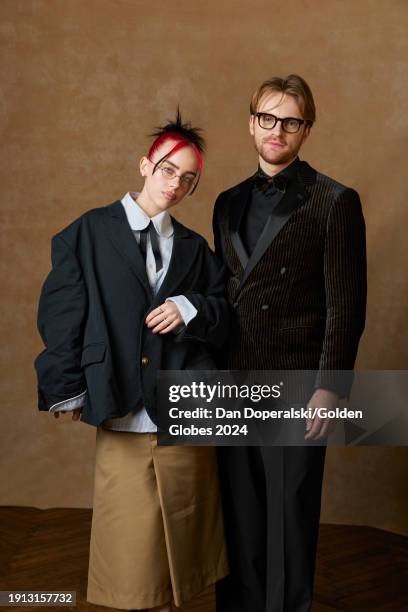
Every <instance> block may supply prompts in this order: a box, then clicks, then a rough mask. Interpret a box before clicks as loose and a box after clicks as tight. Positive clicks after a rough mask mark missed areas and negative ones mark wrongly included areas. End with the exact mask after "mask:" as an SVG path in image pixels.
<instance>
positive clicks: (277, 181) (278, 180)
mask: <svg viewBox="0 0 408 612" xmlns="http://www.w3.org/2000/svg"><path fill="white" fill-rule="evenodd" d="M254 178H255V185H256V188H257V189H258V191H260V192H261V193H264V194H266V192H267V191H268V190H269V188H270V187H275V189H276V190H277V191H281V192H282V193H285V191H286V187H287V184H288V182H289V178H288V177H287V176H285V175H284V174H278V175H277V176H267V175H266V174H264V173H263V172H262V170H258V172H257V173H256V174H255V177H254ZM272 193H274V191H271V192H270V194H272ZM270 194H269V193H268V194H267V195H270Z"/></svg>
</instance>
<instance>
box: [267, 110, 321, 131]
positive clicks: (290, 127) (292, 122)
mask: <svg viewBox="0 0 408 612" xmlns="http://www.w3.org/2000/svg"><path fill="white" fill-rule="evenodd" d="M255 117H257V119H258V124H259V127H261V128H262V129H264V130H272V128H274V127H275V125H276V124H277V123H278V121H280V122H281V125H282V130H283V131H284V132H287V133H288V134H296V132H298V131H299V130H300V128H301V127H302V125H303V124H304V123H305V124H306V125H312V123H313V122H312V121H310V120H309V119H297V118H295V117H283V118H282V119H280V118H279V117H275V115H271V114H270V113H255Z"/></svg>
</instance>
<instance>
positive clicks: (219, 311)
mask: <svg viewBox="0 0 408 612" xmlns="http://www.w3.org/2000/svg"><path fill="white" fill-rule="evenodd" d="M200 259H201V262H200V267H199V269H198V270H197V278H199V279H200V283H199V284H200V291H199V292H196V291H185V292H184V295H185V297H186V298H187V299H188V300H189V301H190V302H191V303H192V305H193V306H194V307H195V308H196V309H197V314H196V316H195V317H194V318H193V319H192V320H191V321H190V322H189V323H188V325H186V327H185V328H184V329H183V330H182V331H181V332H180V334H178V335H177V338H176V341H178V342H181V341H184V340H193V341H197V342H203V343H205V344H208V345H209V346H210V347H211V348H216V349H219V348H221V347H222V346H223V345H224V344H225V342H226V340H227V337H228V329H229V307H228V302H227V299H226V297H225V269H224V267H223V266H221V264H220V263H219V261H218V259H217V258H216V256H215V255H214V253H213V252H212V251H211V249H210V248H209V246H208V245H207V243H204V246H203V251H202V256H201V258H200Z"/></svg>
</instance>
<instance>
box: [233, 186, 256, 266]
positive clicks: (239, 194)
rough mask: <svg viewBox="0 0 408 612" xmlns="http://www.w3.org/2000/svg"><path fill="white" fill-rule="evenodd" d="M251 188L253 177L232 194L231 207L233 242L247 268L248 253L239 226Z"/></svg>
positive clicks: (243, 264)
mask: <svg viewBox="0 0 408 612" xmlns="http://www.w3.org/2000/svg"><path fill="white" fill-rule="evenodd" d="M251 190H252V177H251V178H249V179H247V180H246V181H244V182H243V183H241V185H239V187H238V188H237V189H236V191H235V193H234V194H233V195H232V196H231V200H230V208H229V231H230V236H231V242H232V244H233V247H234V249H235V251H236V253H237V255H238V257H239V260H240V262H241V265H242V267H243V268H245V267H246V266H247V264H248V253H247V252H246V249H245V246H244V243H243V242H242V240H241V236H240V235H239V226H240V224H241V220H242V217H243V214H244V211H245V207H246V205H247V203H248V199H249V198H250V196H251Z"/></svg>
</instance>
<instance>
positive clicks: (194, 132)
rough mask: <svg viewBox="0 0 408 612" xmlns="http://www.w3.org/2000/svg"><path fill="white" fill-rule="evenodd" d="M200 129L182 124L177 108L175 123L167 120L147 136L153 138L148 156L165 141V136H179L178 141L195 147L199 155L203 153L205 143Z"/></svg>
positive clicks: (188, 124) (189, 124)
mask: <svg viewBox="0 0 408 612" xmlns="http://www.w3.org/2000/svg"><path fill="white" fill-rule="evenodd" d="M201 132H202V129H201V128H196V127H192V125H191V123H189V122H187V123H183V121H182V119H181V113H180V108H179V107H177V113H176V119H175V121H170V120H167V123H166V124H165V125H162V126H159V127H157V128H156V129H155V131H154V132H153V133H152V134H149V136H150V137H151V138H154V142H153V144H152V146H151V147H150V151H149V155H152V153H153V152H154V151H155V150H156V149H157V148H158V146H159V145H160V144H162V143H163V142H165V141H166V135H167V134H169V136H170V135H175V134H179V135H180V140H186V141H188V142H191V144H193V145H195V146H196V147H197V149H198V150H199V151H200V153H204V152H205V141H204V138H203V137H202V135H201Z"/></svg>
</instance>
